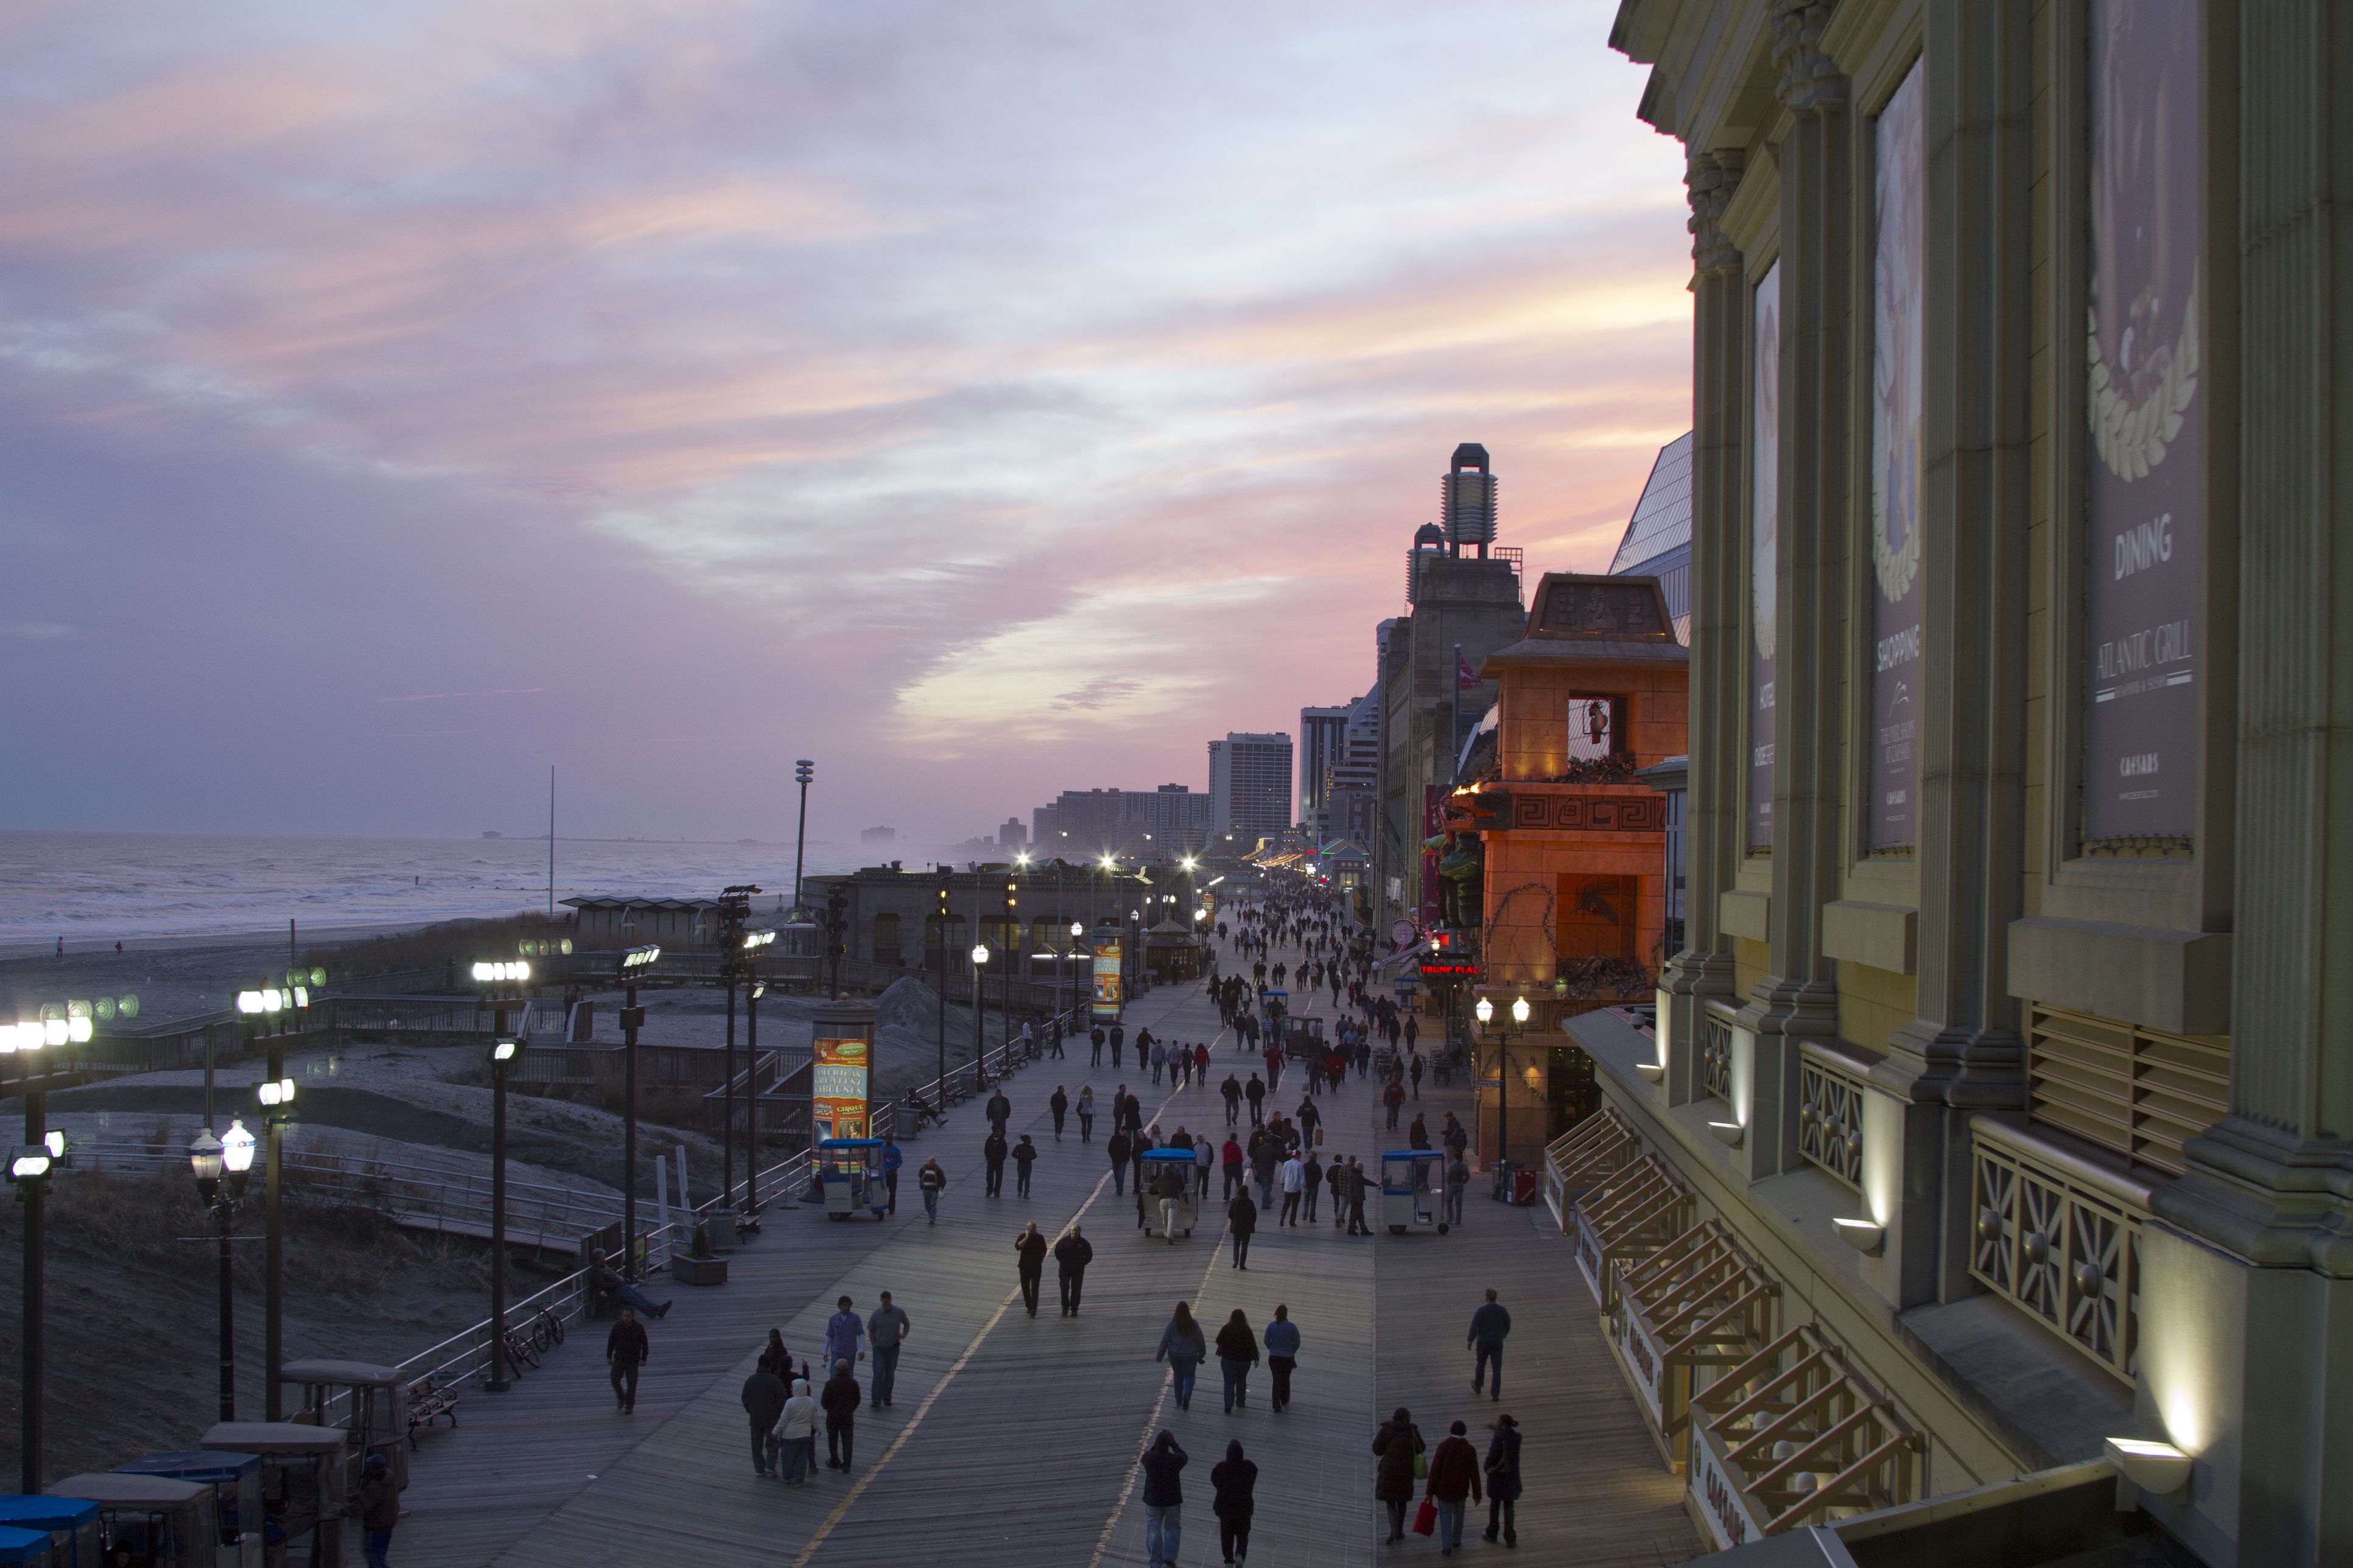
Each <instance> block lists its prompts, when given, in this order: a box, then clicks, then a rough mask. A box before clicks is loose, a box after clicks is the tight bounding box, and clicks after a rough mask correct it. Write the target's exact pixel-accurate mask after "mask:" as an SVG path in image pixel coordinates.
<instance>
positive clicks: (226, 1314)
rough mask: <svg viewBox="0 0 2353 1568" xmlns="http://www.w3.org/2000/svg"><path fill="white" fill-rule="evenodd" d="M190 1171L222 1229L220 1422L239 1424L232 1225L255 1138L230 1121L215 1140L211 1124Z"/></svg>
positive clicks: (192, 1147) (191, 1157)
mask: <svg viewBox="0 0 2353 1568" xmlns="http://www.w3.org/2000/svg"><path fill="white" fill-rule="evenodd" d="M188 1168H189V1170H190V1171H191V1172H192V1173H195V1178H196V1195H197V1196H198V1197H199V1198H201V1199H202V1200H204V1205H205V1207H206V1208H207V1209H209V1210H210V1211H211V1212H212V1215H213V1219H214V1222H215V1223H216V1225H217V1226H219V1228H220V1240H219V1244H218V1245H219V1249H220V1418H221V1419H222V1420H224V1421H234V1420H236V1419H237V1297H236V1290H235V1282H236V1278H237V1275H236V1269H235V1268H234V1267H233V1265H232V1263H231V1260H230V1257H229V1221H230V1219H231V1217H232V1216H233V1215H235V1214H236V1213H237V1200H238V1199H240V1198H242V1197H244V1196H245V1184H246V1181H247V1178H248V1173H250V1172H251V1171H252V1169H253V1134H252V1133H250V1132H248V1131H246V1130H245V1123H244V1122H242V1121H230V1122H229V1124H228V1136H227V1137H226V1138H216V1137H214V1136H213V1130H212V1128H211V1127H210V1126H209V1125H208V1126H206V1128H205V1130H204V1131H201V1132H199V1133H197V1134H196V1136H195V1141H194V1142H191V1143H189V1145H188Z"/></svg>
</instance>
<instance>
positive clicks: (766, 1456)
mask: <svg viewBox="0 0 2353 1568" xmlns="http://www.w3.org/2000/svg"><path fill="white" fill-rule="evenodd" d="M788 1397H790V1396H789V1395H788V1394H786V1392H785V1380H784V1379H783V1378H781V1377H778V1376H777V1375H776V1372H775V1370H774V1369H773V1368H772V1367H771V1366H770V1365H769V1363H766V1362H765V1361H764V1362H762V1363H760V1364H759V1365H758V1366H755V1367H754V1368H753V1369H752V1375H751V1376H749V1377H747V1378H745V1379H744V1415H748V1416H750V1417H751V1418H752V1473H753V1474H754V1475H755V1476H763V1477H766V1476H774V1475H775V1474H776V1421H777V1419H778V1417H780V1416H782V1415H784V1413H785V1401H786V1399H787V1398H788Z"/></svg>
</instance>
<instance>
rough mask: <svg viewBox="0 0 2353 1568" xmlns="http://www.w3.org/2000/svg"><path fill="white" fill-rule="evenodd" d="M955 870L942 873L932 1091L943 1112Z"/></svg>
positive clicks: (946, 1095)
mask: <svg viewBox="0 0 2353 1568" xmlns="http://www.w3.org/2000/svg"><path fill="white" fill-rule="evenodd" d="M954 886H955V872H953V871H943V872H941V873H940V889H939V892H940V912H939V922H940V931H939V938H940V940H939V949H940V994H939V1004H940V1023H939V1049H940V1071H939V1077H938V1078H936V1079H934V1080H933V1082H932V1092H933V1093H934V1095H937V1096H938V1097H939V1103H938V1104H936V1105H934V1106H933V1107H932V1109H933V1110H934V1111H938V1112H941V1113H943V1114H944V1113H945V1112H946V1110H947V1108H948V1106H947V1099H948V891H949V889H951V888H953V887H954Z"/></svg>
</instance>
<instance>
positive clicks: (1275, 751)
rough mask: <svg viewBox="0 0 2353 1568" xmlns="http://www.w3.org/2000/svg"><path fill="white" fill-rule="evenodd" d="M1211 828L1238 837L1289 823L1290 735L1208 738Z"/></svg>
mask: <svg viewBox="0 0 2353 1568" xmlns="http://www.w3.org/2000/svg"><path fill="white" fill-rule="evenodd" d="M1209 826H1210V827H1211V829H1212V830H1213V831H1215V832H1218V833H1231V834H1234V835H1236V836H1237V837H1240V836H1242V835H1245V834H1247V835H1250V836H1253V837H1255V836H1259V835H1263V834H1270V833H1281V832H1282V831H1283V830H1284V829H1285V828H1287V827H1289V826H1292V819H1291V737H1290V736H1288V735H1284V734H1272V735H1265V734H1250V733H1243V732H1239V731H1232V732H1229V733H1228V734H1227V736H1226V738H1225V739H1224V740H1222V741H1212V742H1209Z"/></svg>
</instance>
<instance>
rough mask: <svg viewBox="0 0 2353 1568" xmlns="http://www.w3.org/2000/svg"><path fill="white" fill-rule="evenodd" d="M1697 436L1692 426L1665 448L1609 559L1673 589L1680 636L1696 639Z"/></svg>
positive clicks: (1620, 573)
mask: <svg viewBox="0 0 2353 1568" xmlns="http://www.w3.org/2000/svg"><path fill="white" fill-rule="evenodd" d="M1691 553H1692V437H1691V432H1690V431H1688V430H1686V431H1684V432H1683V434H1682V435H1680V436H1678V437H1675V438H1674V439H1673V440H1672V441H1670V442H1668V443H1667V444H1666V445H1665V446H1663V447H1660V448H1659V456H1658V460H1657V461H1655V462H1653V463H1652V464H1651V479H1650V482H1649V483H1648V484H1645V485H1644V486H1643V487H1642V498H1641V500H1638V501H1636V502H1635V503H1634V515H1633V516H1632V517H1631V518H1630V519H1629V520H1627V523H1626V532H1625V534H1624V536H1623V537H1622V538H1620V540H1619V541H1618V553H1617V556H1616V557H1615V558H1614V559H1613V560H1611V562H1610V563H1609V574H1610V575H1611V576H1613V577H1656V578H1657V579H1658V580H1659V587H1660V589H1661V591H1662V592H1663V593H1664V594H1665V595H1667V614H1668V615H1669V616H1671V617H1672V618H1673V621H1674V625H1675V636H1676V637H1680V638H1681V639H1683V641H1684V642H1686V643H1688V642H1690V641H1691Z"/></svg>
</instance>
